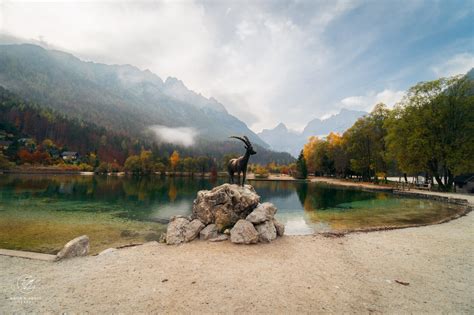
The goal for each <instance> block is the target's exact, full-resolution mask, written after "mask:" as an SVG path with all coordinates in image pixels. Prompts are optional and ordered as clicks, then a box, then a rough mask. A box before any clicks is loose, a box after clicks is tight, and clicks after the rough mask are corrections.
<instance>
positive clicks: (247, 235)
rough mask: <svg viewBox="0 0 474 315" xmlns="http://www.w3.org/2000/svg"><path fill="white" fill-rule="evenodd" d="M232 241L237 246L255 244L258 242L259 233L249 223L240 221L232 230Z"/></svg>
mask: <svg viewBox="0 0 474 315" xmlns="http://www.w3.org/2000/svg"><path fill="white" fill-rule="evenodd" d="M230 241H231V242H232V243H236V244H255V243H257V242H258V232H257V230H255V227H254V226H253V224H252V223H250V222H249V221H247V220H239V221H237V223H236V224H235V225H234V227H233V228H232V229H231V230H230Z"/></svg>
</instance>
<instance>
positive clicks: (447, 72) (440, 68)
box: [431, 53, 474, 77]
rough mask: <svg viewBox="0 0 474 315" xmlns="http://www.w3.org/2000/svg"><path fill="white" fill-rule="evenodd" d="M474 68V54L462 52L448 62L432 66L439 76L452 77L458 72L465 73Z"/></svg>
mask: <svg viewBox="0 0 474 315" xmlns="http://www.w3.org/2000/svg"><path fill="white" fill-rule="evenodd" d="M472 68H474V54H470V53H462V54H457V55H454V56H453V57H452V58H451V59H449V60H447V61H446V62H444V63H442V64H440V65H437V66H433V67H431V70H432V71H433V72H434V73H435V74H436V75H437V76H438V77H450V76H453V75H457V74H465V73H467V72H468V71H469V70H471V69H472Z"/></svg>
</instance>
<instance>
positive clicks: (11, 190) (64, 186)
mask: <svg viewBox="0 0 474 315" xmlns="http://www.w3.org/2000/svg"><path fill="white" fill-rule="evenodd" d="M221 183H223V180H221V179H218V180H215V181H212V182H211V181H210V180H208V179H202V178H160V177H142V178H136V177H110V176H109V177H108V176H73V175H1V176H0V225H2V226H3V227H7V229H10V231H11V229H13V225H14V224H18V226H16V228H17V229H23V230H28V229H27V228H26V227H25V226H24V224H32V223H31V222H32V221H31V220H27V219H31V218H33V217H34V218H35V220H36V221H34V222H35V223H34V224H36V225H38V226H39V223H38V222H41V220H46V218H47V220H50V221H51V220H53V221H55V220H56V221H58V222H59V221H60V220H65V221H61V222H63V223H64V222H66V221H67V224H68V225H67V226H68V229H72V230H74V229H75V230H80V229H79V226H81V224H82V223H83V222H88V220H89V221H91V222H94V224H95V225H97V227H95V226H94V228H97V229H98V230H100V227H101V226H102V227H104V226H106V225H108V224H109V223H110V222H114V224H116V225H115V226H114V229H117V230H119V231H122V230H123V229H124V227H123V226H124V225H127V224H132V223H133V224H135V225H134V228H135V229H136V230H137V231H138V232H137V231H135V232H134V233H135V234H133V233H132V234H130V233H128V232H127V233H124V234H123V235H136V234H139V235H141V234H140V233H141V232H140V230H141V229H144V230H146V231H147V232H146V233H147V235H148V236H147V237H148V239H149V238H150V235H155V234H157V231H158V230H162V229H164V225H160V224H159V223H156V222H163V220H164V219H168V218H169V217H170V216H172V215H177V214H181V215H186V214H189V213H191V208H192V201H193V200H194V198H195V196H196V192H197V191H199V190H202V189H211V188H212V187H214V186H216V185H219V184H221ZM250 183H251V184H252V185H253V186H254V187H255V189H256V191H257V192H258V194H259V195H260V196H261V198H262V201H269V202H272V203H274V204H275V205H276V206H277V208H278V209H279V210H278V213H277V218H278V219H279V220H280V221H282V222H283V223H284V224H285V225H286V233H287V234H310V233H313V232H314V231H318V232H319V231H330V230H343V229H354V228H367V227H374V226H381V225H405V224H413V223H428V222H435V221H438V220H440V219H443V218H445V217H447V216H450V215H452V214H453V213H455V212H456V211H458V209H457V208H456V207H453V206H449V205H445V204H441V203H436V202H432V201H428V200H416V199H404V198H396V197H394V196H393V195H391V194H385V193H371V192H365V191H361V190H352V189H347V188H335V187H331V186H328V185H321V184H308V183H303V182H290V181H280V182H276V181H250ZM22 224H23V225H22ZM51 224H52V223H51ZM64 224H65V223H64ZM91 224H92V223H91ZM140 224H141V225H140ZM64 226H65V225H64ZM30 227H31V226H28V228H30ZM89 228H90V226H89ZM128 228H130V227H128ZM128 228H127V229H128ZM38 229H39V227H38ZM44 229H45V228H43V230H41V233H40V232H38V231H32V233H33V234H32V235H36V236H35V237H37V235H40V234H41V235H43V234H44V235H46V236H47V235H48V233H49V234H54V233H56V232H55V229H61V228H60V227H58V226H55V227H54V228H53V227H52V225H50V226H49V227H47V228H46V231H45V230H44ZM64 229H66V228H64ZM84 229H85V230H86V231H87V228H86V227H84V228H83V230H84ZM81 231H82V230H81ZM110 231H111V232H110V233H111V235H116V234H117V233H116V232H115V230H113V229H112V228H111V230H110ZM1 233H2V232H0V242H1V240H2V237H1ZM5 233H6V232H4V234H5ZM42 233H43V234H42ZM71 233H72V231H71ZM97 233H98V232H97ZM114 233H115V234H114ZM117 235H119V236H114V237H122V238H123V236H120V235H122V234H120V233H118V234H117ZM46 236H45V237H46ZM101 237H105V236H101ZM107 237H110V239H113V240H115V238H114V237H112V236H110V235H108V236H107ZM143 237H144V236H143ZM4 239H9V241H8V242H10V241H11V237H10V236H9V237H4ZM127 240H129V239H127ZM4 242H7V241H4ZM2 246H4V245H2V244H0V247H2Z"/></svg>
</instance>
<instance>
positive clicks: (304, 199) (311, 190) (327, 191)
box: [296, 183, 385, 211]
mask: <svg viewBox="0 0 474 315" xmlns="http://www.w3.org/2000/svg"><path fill="white" fill-rule="evenodd" d="M296 189H297V194H298V197H299V200H300V202H301V204H302V205H303V208H304V209H305V210H306V211H315V210H325V209H329V208H341V209H342V208H345V209H347V206H345V207H343V206H342V205H341V204H345V203H350V202H354V201H361V200H368V199H373V198H384V197H382V195H385V194H374V193H371V192H366V191H361V190H352V189H346V188H333V187H330V186H326V185H320V184H314V183H310V184H306V183H301V185H297V186H296ZM379 195H380V196H379Z"/></svg>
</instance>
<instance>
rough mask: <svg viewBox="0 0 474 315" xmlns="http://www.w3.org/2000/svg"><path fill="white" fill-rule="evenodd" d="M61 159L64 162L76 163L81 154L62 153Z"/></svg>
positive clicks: (72, 152)
mask: <svg viewBox="0 0 474 315" xmlns="http://www.w3.org/2000/svg"><path fill="white" fill-rule="evenodd" d="M61 157H62V158H63V160H64V161H76V160H77V159H78V158H79V154H78V153H77V152H74V151H64V152H63V153H61Z"/></svg>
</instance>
